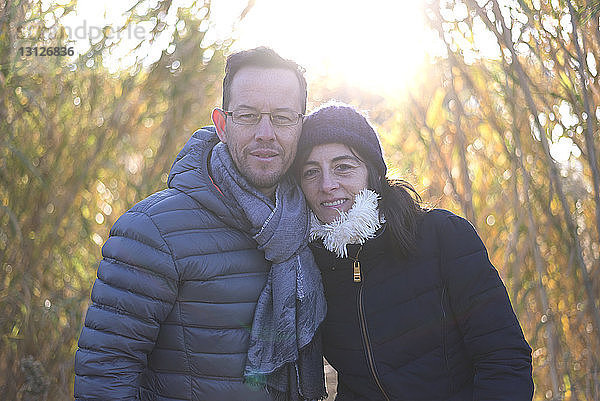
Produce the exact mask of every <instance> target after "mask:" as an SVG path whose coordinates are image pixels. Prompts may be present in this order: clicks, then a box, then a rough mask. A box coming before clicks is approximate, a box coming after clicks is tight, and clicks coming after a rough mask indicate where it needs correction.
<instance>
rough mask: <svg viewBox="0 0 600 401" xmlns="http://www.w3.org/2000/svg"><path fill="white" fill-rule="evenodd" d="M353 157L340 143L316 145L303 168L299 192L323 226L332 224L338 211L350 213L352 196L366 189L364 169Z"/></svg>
mask: <svg viewBox="0 0 600 401" xmlns="http://www.w3.org/2000/svg"><path fill="white" fill-rule="evenodd" d="M355 153H356V152H354V153H353V152H352V151H351V150H350V148H349V147H348V146H346V145H343V144H341V143H327V144H323V145H317V146H315V147H314V148H313V149H312V152H310V154H309V155H308V159H306V162H305V163H304V165H303V166H302V170H301V171H300V185H301V186H302V191H303V192H304V196H305V197H306V200H307V201H308V205H309V206H310V208H311V209H312V211H313V212H314V213H315V215H316V216H317V217H318V218H319V220H321V222H323V223H331V222H332V221H333V220H335V219H336V218H337V217H338V216H339V215H340V213H339V211H344V212H347V211H348V210H350V208H351V207H352V205H353V204H354V196H355V195H356V194H358V193H359V192H360V190H362V189H364V188H367V183H368V172H367V166H366V165H365V163H364V162H363V161H362V160H360V159H359V158H358V157H356V156H355Z"/></svg>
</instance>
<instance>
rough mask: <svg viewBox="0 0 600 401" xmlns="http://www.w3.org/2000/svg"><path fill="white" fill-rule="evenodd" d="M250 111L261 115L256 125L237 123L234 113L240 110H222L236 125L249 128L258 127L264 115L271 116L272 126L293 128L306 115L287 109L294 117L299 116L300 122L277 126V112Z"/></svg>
mask: <svg viewBox="0 0 600 401" xmlns="http://www.w3.org/2000/svg"><path fill="white" fill-rule="evenodd" d="M249 110H252V111H256V113H257V114H259V115H260V117H259V118H258V121H257V122H255V123H254V124H245V123H240V122H238V121H236V120H235V119H234V118H233V113H234V112H236V111H238V112H239V110H222V111H223V113H224V114H225V115H226V116H229V117H231V120H232V121H233V122H234V123H235V124H238V125H247V126H252V125H258V124H259V123H260V122H261V121H262V118H263V115H264V114H268V115H269V121H271V124H272V125H273V126H274V127H292V126H294V125H296V124H298V123H299V122H300V121H302V119H303V117H304V114H302V113H297V112H295V111H293V110H290V109H285V110H286V111H290V112H292V115H294V116H297V117H298V120H297V121H296V122H295V123H292V124H277V123H275V121H273V113H277V112H276V111H258V110H256V109H249Z"/></svg>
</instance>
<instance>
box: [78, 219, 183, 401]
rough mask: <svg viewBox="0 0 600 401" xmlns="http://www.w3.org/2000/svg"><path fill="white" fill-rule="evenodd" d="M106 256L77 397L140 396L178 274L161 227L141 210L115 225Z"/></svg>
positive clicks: (86, 332)
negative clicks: (139, 392)
mask: <svg viewBox="0 0 600 401" xmlns="http://www.w3.org/2000/svg"><path fill="white" fill-rule="evenodd" d="M102 256H103V259H102V261H101V262H100V266H99V267H98V278H97V279H96V281H95V283H94V287H93V290H92V296H91V298H92V304H91V305H90V307H89V309H88V311H87V314H86V318H85V324H84V327H83V330H82V331H81V336H80V337H79V349H78V350H77V352H76V355H75V399H76V400H136V399H138V390H139V389H138V388H139V381H140V374H141V372H142V371H143V369H144V368H145V367H146V365H147V356H148V354H149V353H150V352H151V351H152V349H153V347H154V344H155V341H156V339H157V336H158V331H159V327H160V323H161V322H162V321H163V320H164V319H165V318H166V317H167V315H168V313H169V312H170V311H171V309H172V307H173V304H174V302H175V298H176V295H177V281H178V279H177V277H178V275H177V272H176V269H175V265H174V262H173V258H172V256H171V252H170V251H169V249H168V247H167V244H166V243H165V241H164V240H163V238H162V236H161V234H160V233H159V231H158V229H157V227H156V226H155V225H154V223H153V221H152V220H151V218H150V217H149V216H148V215H146V214H144V213H143V212H139V211H129V212H127V213H125V214H124V215H123V216H121V218H119V220H118V221H117V222H116V223H115V224H114V226H113V227H112V229H111V233H110V237H109V239H108V240H107V241H106V243H105V244H104V246H103V248H102Z"/></svg>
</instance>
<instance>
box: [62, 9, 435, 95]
mask: <svg viewBox="0 0 600 401" xmlns="http://www.w3.org/2000/svg"><path fill="white" fill-rule="evenodd" d="M154 1H155V0H150V1H149V2H148V4H152V3H153V2H154ZM173 3H174V4H180V5H182V6H185V5H187V4H186V3H190V1H189V0H175V1H174V2H173ZM131 4H134V1H133V0H109V1H102V2H101V1H97V0H79V2H78V11H77V13H76V14H74V15H71V16H68V18H67V19H66V20H65V23H66V24H67V25H70V26H71V29H72V32H75V29H77V28H78V27H79V28H80V29H79V31H78V32H79V36H82V34H83V32H84V31H85V32H87V33H88V34H87V36H90V32H93V31H90V27H99V26H100V27H101V26H104V25H105V24H110V25H113V26H118V25H119V24H122V23H123V22H124V19H123V17H122V14H123V12H124V11H125V10H126V9H127V7H129V6H130V5H131ZM246 4H247V0H220V1H213V2H212V5H211V14H212V24H211V29H210V31H209V33H210V35H211V37H212V38H214V39H223V38H227V37H230V36H231V32H232V30H233V28H235V33H234V35H235V36H234V38H235V39H236V42H235V45H234V49H242V48H251V47H256V46H261V45H266V46H270V47H272V48H273V49H275V50H276V51H277V52H278V53H280V54H281V55H282V56H284V57H287V58H291V59H293V60H295V61H297V62H298V63H299V64H301V65H302V66H304V67H305V68H306V69H307V78H308V80H309V81H310V80H311V79H316V78H318V77H321V76H323V75H329V76H335V77H337V78H339V79H341V80H346V81H349V82H352V83H355V84H356V85H359V86H363V87H369V88H372V89H373V90H375V91H380V92H390V91H398V90H401V89H402V88H404V87H405V85H406V84H407V83H409V82H411V78H412V77H413V76H414V74H415V73H416V71H417V69H418V68H419V66H420V64H421V63H422V62H423V61H424V58H425V54H426V51H427V49H433V43H434V39H433V38H432V36H431V35H432V34H431V33H429V32H428V31H427V30H426V29H425V22H424V16H423V15H422V11H421V7H422V1H421V0H414V1H397V2H391V1H385V0H370V1H367V2H365V1H356V0H345V1H344V0H303V1H301V2H299V1H295V0H256V4H255V5H254V7H253V8H252V9H251V11H250V12H249V13H248V14H247V16H246V17H245V18H244V19H243V20H242V22H241V23H238V24H237V25H236V24H235V22H236V20H237V17H238V16H239V15H240V13H241V12H242V10H244V8H245V6H246ZM84 23H85V25H86V27H85V29H83V28H82V27H83V25H84ZM145 29H146V32H148V31H149V30H150V29H151V26H148V27H145ZM132 35H133V33H132V32H129V33H125V34H123V35H122V36H123V37H122V39H123V42H126V41H127V36H132ZM72 36H73V35H72ZM87 46H88V43H87V37H86V38H85V40H79V44H78V45H77V48H76V50H78V51H79V52H82V51H85V49H86V48H87ZM126 47H127V46H124V47H123V54H121V55H120V56H124V53H125V49H126ZM160 50H161V49H160V46H156V45H155V46H153V48H149V49H148V50H147V51H148V52H149V53H152V52H155V53H156V56H158V55H159V54H160V53H159V52H160ZM132 61H133V60H131V59H130V60H129V62H132ZM126 64H127V61H126Z"/></svg>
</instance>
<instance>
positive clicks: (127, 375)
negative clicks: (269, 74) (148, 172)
mask: <svg viewBox="0 0 600 401" xmlns="http://www.w3.org/2000/svg"><path fill="white" fill-rule="evenodd" d="M217 141H218V139H217V137H216V135H215V133H214V129H212V128H208V129H203V130H199V131H197V132H196V133H194V135H193V136H192V138H191V139H190V141H189V142H188V143H187V144H186V146H185V147H184V149H183V150H182V151H181V153H180V154H179V156H178V158H177V161H176V162H175V164H174V165H173V168H172V170H171V174H170V178H169V189H167V190H164V191H161V192H158V193H156V194H154V195H152V196H150V197H149V198H147V199H145V200H143V201H141V202H140V203H138V204H137V205H135V206H134V207H133V208H131V210H129V211H128V212H127V213H125V214H124V215H123V216H121V218H119V220H118V221H117V222H116V223H115V225H114V226H113V227H112V229H111V234H110V238H109V239H108V240H107V241H106V243H105V245H104V247H103V248H102V255H103V259H102V262H101V263H100V266H99V268H98V279H97V280H96V282H95V284H94V289H93V291H92V305H91V306H90V307H89V310H88V312H87V315H86V319H85V326H84V328H83V330H82V332H81V336H80V338H79V350H78V351H77V354H76V361H75V374H76V377H75V398H76V399H78V400H103V401H106V400H120V401H125V400H138V399H139V400H152V401H175V400H178V401H181V400H198V401H200V400H202V401H212V400H214V401H221V400H229V401H234V400H237V401H251V400H256V401H265V400H270V397H269V395H268V394H267V393H266V392H264V391H262V390H260V391H259V390H256V389H255V388H251V387H249V386H248V385H246V384H244V383H243V382H242V376H243V371H244V365H245V361H246V353H247V350H248V340H249V334H250V332H249V328H250V326H251V324H252V318H253V315H254V308H255V305H256V301H257V299H258V296H259V294H260V292H261V290H262V288H263V286H264V284H265V282H266V276H267V272H268V271H269V268H270V264H269V263H267V261H266V260H265V259H264V254H263V252H261V251H258V250H257V249H256V248H257V244H256V242H255V241H254V240H252V238H251V237H250V236H249V235H247V234H246V233H243V232H240V231H238V230H235V229H233V228H231V227H230V226H229V225H228V222H231V221H232V219H233V217H232V215H231V214H230V213H229V211H228V209H227V208H226V206H225V204H224V203H223V202H222V195H220V194H219V191H218V189H217V188H216V187H215V186H214V185H213V184H212V181H211V179H210V177H209V175H208V173H207V160H208V155H209V152H210V150H211V149H212V147H213V146H214V145H215V144H216V143H217Z"/></svg>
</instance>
